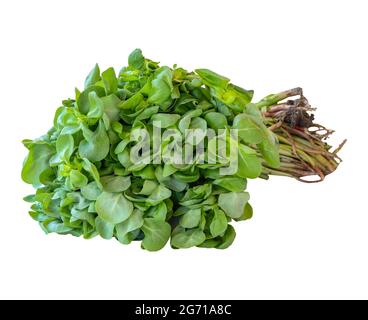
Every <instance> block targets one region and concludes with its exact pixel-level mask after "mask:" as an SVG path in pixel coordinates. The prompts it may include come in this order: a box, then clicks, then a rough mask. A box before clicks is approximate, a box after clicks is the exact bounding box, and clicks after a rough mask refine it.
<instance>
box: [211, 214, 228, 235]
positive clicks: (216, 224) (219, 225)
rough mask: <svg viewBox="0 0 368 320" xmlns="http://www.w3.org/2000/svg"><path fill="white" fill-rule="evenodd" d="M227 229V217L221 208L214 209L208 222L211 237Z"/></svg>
mask: <svg viewBox="0 0 368 320" xmlns="http://www.w3.org/2000/svg"><path fill="white" fill-rule="evenodd" d="M226 229H227V218H226V216H225V213H224V212H223V211H222V210H219V209H215V210H214V216H213V218H212V222H211V224H210V232H211V235H212V237H214V238H215V237H217V236H220V235H222V234H223V233H224V232H225V231H226Z"/></svg>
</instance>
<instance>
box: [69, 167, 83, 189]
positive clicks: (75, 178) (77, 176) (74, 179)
mask: <svg viewBox="0 0 368 320" xmlns="http://www.w3.org/2000/svg"><path fill="white" fill-rule="evenodd" d="M69 177H70V182H71V184H72V185H73V186H74V187H75V188H77V189H79V188H82V187H84V186H86V185H87V183H88V178H87V177H86V176H85V175H84V174H83V173H81V172H79V171H78V170H71V171H70V176H69Z"/></svg>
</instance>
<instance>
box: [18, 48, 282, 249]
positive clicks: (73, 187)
mask: <svg viewBox="0 0 368 320" xmlns="http://www.w3.org/2000/svg"><path fill="white" fill-rule="evenodd" d="M252 97H253V91H251V90H246V89H242V88H240V87H238V86H235V85H234V84H232V83H230V80H229V79H228V78H226V77H224V76H221V75H219V74H217V73H215V72H213V71H211V70H208V69H197V70H196V71H195V72H188V71H186V70H184V69H182V68H178V67H176V66H174V67H173V68H170V67H168V66H161V67H160V66H159V64H158V63H157V62H154V61H152V60H149V59H146V58H145V57H144V56H143V55H142V51H141V50H140V49H136V50H134V51H133V52H132V53H131V54H130V55H129V58H128V66H126V67H124V68H122V69H121V70H120V72H119V73H116V72H115V70H114V69H113V68H108V69H106V70H104V71H102V70H100V68H99V66H98V65H97V64H96V65H95V66H94V68H93V69H92V70H91V71H90V73H89V74H88V76H87V77H86V79H85V82H84V90H82V91H79V90H76V94H75V97H73V98H69V99H67V100H64V101H63V102H62V105H61V107H59V108H58V109H57V110H56V113H55V117H54V123H53V127H52V128H51V130H49V131H48V132H47V134H45V135H44V136H42V137H41V138H38V139H35V140H33V141H32V140H24V141H23V143H24V145H25V146H26V148H27V149H28V156H27V157H26V159H25V161H24V164H23V169H22V179H23V180H24V181H25V182H26V183H29V184H32V185H33V186H34V187H35V188H36V192H35V194H34V195H31V196H27V197H26V198H25V200H26V201H28V202H31V203H32V205H31V211H30V216H31V217H32V218H33V219H34V220H36V221H37V222H38V223H39V224H40V226H41V228H42V229H43V230H44V231H45V232H46V233H50V232H56V233H59V234H63V235H64V234H71V235H73V236H83V237H84V238H85V239H90V238H93V237H95V236H97V235H99V236H101V237H102V238H104V239H111V238H115V239H117V240H118V241H119V242H120V243H122V244H129V243H131V242H132V241H141V246H142V248H144V249H146V250H148V251H157V250H160V249H161V248H163V247H164V246H165V244H166V243H167V242H168V241H169V240H170V237H171V240H170V243H171V246H172V247H173V248H190V247H193V246H199V247H206V248H219V249H223V248H226V247H228V246H229V245H230V244H231V243H232V242H233V240H234V238H235V230H234V228H233V227H232V226H231V225H230V223H231V222H232V221H240V220H246V219H249V218H250V217H251V216H252V214H253V210H252V207H251V206H250V205H249V203H248V200H249V194H248V193H247V192H245V189H246V186H247V179H248V178H251V179H252V178H257V177H259V176H260V175H261V174H262V172H263V170H264V166H266V165H267V166H269V167H272V168H274V169H275V170H276V169H277V168H278V166H279V165H280V159H279V142H278V139H277V137H276V136H275V135H274V134H273V133H272V132H271V131H270V130H269V129H268V128H267V126H266V125H265V121H264V120H265V119H264V115H263V113H262V112H261V108H259V107H258V105H257V104H252V103H251V99H252ZM272 99H275V97H273V98H272ZM267 101H268V100H267ZM267 101H266V100H265V101H264V102H262V107H263V106H264V104H265V103H267ZM157 130H158V133H157ZM231 130H238V135H239V138H240V139H239V140H238V141H235V138H230V136H232V135H231ZM220 135H223V137H225V140H224V141H225V143H227V142H229V141H233V142H235V143H234V146H235V147H236V148H235V149H234V150H233V149H232V146H231V145H230V147H229V144H226V145H221V142H220V139H219V137H220ZM207 142H208V143H207ZM147 147H148V148H147ZM178 151H180V153H178ZM220 153H221V154H220ZM284 153H285V152H284ZM231 155H235V157H236V158H235V160H237V161H235V160H234V159H231ZM232 163H237V164H238V165H237V167H236V168H235V171H234V172H233V173H229V172H227V173H226V174H223V171H222V170H223V169H226V168H228V167H229V166H231V164H232ZM267 168H268V167H267Z"/></svg>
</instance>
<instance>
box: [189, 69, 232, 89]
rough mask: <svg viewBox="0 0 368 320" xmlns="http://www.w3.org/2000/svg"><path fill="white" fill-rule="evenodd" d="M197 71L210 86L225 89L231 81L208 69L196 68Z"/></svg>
mask: <svg viewBox="0 0 368 320" xmlns="http://www.w3.org/2000/svg"><path fill="white" fill-rule="evenodd" d="M195 72H196V73H197V74H198V75H199V76H200V77H201V78H202V80H203V83H204V84H206V85H208V86H213V87H218V88H222V89H225V88H226V87H227V85H228V83H229V81H230V79H228V78H226V77H223V76H221V75H219V74H218V73H216V72H213V71H211V70H208V69H196V70H195Z"/></svg>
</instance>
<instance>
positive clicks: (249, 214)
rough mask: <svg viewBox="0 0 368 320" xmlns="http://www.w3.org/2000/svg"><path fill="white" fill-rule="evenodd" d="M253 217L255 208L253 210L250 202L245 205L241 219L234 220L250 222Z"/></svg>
mask: <svg viewBox="0 0 368 320" xmlns="http://www.w3.org/2000/svg"><path fill="white" fill-rule="evenodd" d="M252 217H253V208H252V206H251V205H250V204H249V202H248V203H247V204H246V205H245V208H244V212H243V214H242V215H241V216H240V217H239V218H236V219H234V220H235V221H243V220H248V219H250V218H252Z"/></svg>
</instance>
